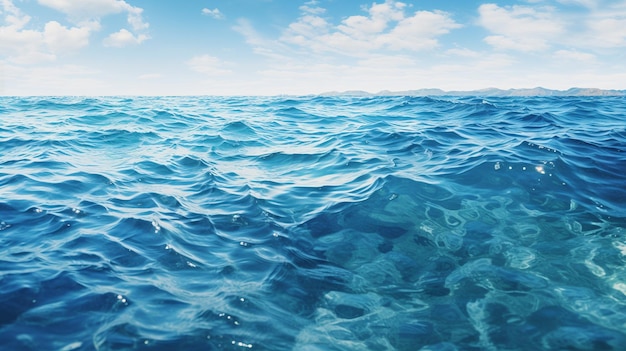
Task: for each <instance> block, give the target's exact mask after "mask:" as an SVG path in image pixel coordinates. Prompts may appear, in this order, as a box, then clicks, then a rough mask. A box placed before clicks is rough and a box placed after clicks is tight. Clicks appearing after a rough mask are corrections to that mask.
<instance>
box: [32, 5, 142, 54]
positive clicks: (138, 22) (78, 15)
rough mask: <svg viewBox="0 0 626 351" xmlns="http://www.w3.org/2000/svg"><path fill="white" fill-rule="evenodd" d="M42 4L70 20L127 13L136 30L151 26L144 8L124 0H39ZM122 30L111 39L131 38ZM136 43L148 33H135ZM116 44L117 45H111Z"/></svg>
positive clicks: (94, 21)
mask: <svg viewBox="0 0 626 351" xmlns="http://www.w3.org/2000/svg"><path fill="white" fill-rule="evenodd" d="M38 2H39V3H40V4H41V5H44V6H48V7H50V8H52V9H55V10H57V11H59V12H61V13H64V14H65V15H67V16H68V18H69V20H70V21H72V22H74V23H78V24H82V23H85V22H91V23H97V24H98V26H99V23H100V19H101V18H102V17H105V16H107V15H112V14H119V13H126V20H127V22H128V24H129V25H130V27H131V28H132V29H133V31H135V32H143V31H145V30H147V29H148V27H149V26H150V25H149V23H147V22H145V21H144V20H143V17H142V14H143V9H142V8H139V7H135V6H132V5H130V4H128V3H127V2H126V1H124V0H80V1H76V0H38ZM122 31H127V30H120V31H119V32H117V33H113V34H111V37H113V38H112V39H111V40H112V41H114V42H115V41H116V40H118V42H119V40H123V39H126V40H129V39H131V38H130V37H129V36H128V35H127V34H126V33H124V32H122ZM133 37H134V38H135V40H134V42H135V43H140V42H142V41H144V40H146V39H148V38H149V37H148V36H147V35H146V34H134V35H133ZM111 46H115V45H111Z"/></svg>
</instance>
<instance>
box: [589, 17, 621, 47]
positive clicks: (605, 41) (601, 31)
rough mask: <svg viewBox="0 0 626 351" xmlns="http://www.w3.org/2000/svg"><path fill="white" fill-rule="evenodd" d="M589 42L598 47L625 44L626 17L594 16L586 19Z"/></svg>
mask: <svg viewBox="0 0 626 351" xmlns="http://www.w3.org/2000/svg"><path fill="white" fill-rule="evenodd" d="M587 26H588V28H589V31H590V32H589V34H588V38H589V42H588V43H589V44H590V45H593V46H598V47H609V48H610V47H623V46H626V17H619V16H614V17H613V16H610V17H609V16H607V17H600V18H598V17H596V18H593V19H590V20H589V21H587Z"/></svg>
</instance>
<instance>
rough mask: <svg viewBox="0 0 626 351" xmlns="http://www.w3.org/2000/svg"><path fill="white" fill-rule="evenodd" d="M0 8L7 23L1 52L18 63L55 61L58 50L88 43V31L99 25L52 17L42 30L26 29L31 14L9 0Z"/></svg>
mask: <svg viewBox="0 0 626 351" xmlns="http://www.w3.org/2000/svg"><path fill="white" fill-rule="evenodd" d="M1 8H2V10H3V12H2V13H3V14H5V17H4V23H5V25H4V26H0V53H1V54H2V56H4V57H6V58H7V59H8V60H9V61H11V62H15V63H20V64H33V63H37V62H45V61H53V60H55V59H56V58H57V55H58V54H65V53H68V52H72V51H75V50H77V49H80V48H82V47H84V46H86V45H88V44H89V35H90V34H91V32H92V31H94V30H97V29H98V28H99V27H98V25H97V24H94V23H93V22H85V23H83V24H82V25H79V26H77V27H71V28H69V27H66V26H63V25H61V24H60V23H59V22H56V21H50V22H47V23H46V24H45V25H44V28H43V30H41V31H38V30H33V29H26V28H25V27H26V26H27V25H28V24H29V22H30V20H31V17H30V16H28V15H26V14H23V13H22V12H21V10H20V9H18V8H17V7H16V6H15V5H14V4H13V3H12V1H10V0H4V1H3V2H2V7H1Z"/></svg>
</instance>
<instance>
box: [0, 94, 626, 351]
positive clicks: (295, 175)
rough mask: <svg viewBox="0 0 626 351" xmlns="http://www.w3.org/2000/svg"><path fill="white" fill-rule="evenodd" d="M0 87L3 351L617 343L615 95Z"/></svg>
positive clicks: (619, 138)
mask: <svg viewBox="0 0 626 351" xmlns="http://www.w3.org/2000/svg"><path fill="white" fill-rule="evenodd" d="M0 100H1V101H2V102H3V104H2V109H3V111H4V112H3V114H4V116H5V117H4V118H3V119H2V121H0V189H1V190H2V197H1V198H0V245H2V248H3V250H2V253H1V254H0V269H1V270H2V273H3V274H2V277H1V278H0V279H1V281H2V284H0V303H1V304H2V306H3V313H2V314H1V315H0V343H2V344H3V345H5V347H7V348H10V349H25V350H28V349H59V350H80V349H94V348H95V349H97V350H131V349H144V348H152V349H157V350H167V349H172V348H185V349H191V350H195V349H233V350H235V349H241V348H244V349H245V348H253V349H260V350H291V349H308V350H315V349H334V350H358V349H362V350H365V349H384V350H419V349H423V350H448V349H450V350H454V349H470V348H476V349H511V350H521V349H525V348H532V349H542V348H547V349H568V348H569V349H590V348H593V347H598V348H604V349H614V350H619V349H623V346H624V345H626V334H624V332H623V329H624V328H623V326H624V325H625V324H624V323H626V305H625V304H624V303H622V302H621V301H622V300H623V295H624V294H626V287H625V286H624V283H623V277H624V274H626V273H625V271H624V269H623V267H624V266H625V263H626V262H625V259H624V255H625V254H624V253H625V252H626V249H625V247H626V212H625V208H626V207H625V206H624V204H625V199H626V190H624V186H623V170H624V169H626V156H625V155H626V150H625V148H624V145H626V125H625V124H624V122H623V121H622V120H621V119H620V117H621V116H622V115H623V114H624V111H626V107H625V106H624V103H623V100H621V99H617V98H610V97H607V98H578V97H558V98H556V97H542V98H512V97H508V98H499V97H490V98H488V99H483V98H480V97H460V98H459V97H440V98H436V99H435V98H429V97H410V96H397V97H363V98H361V97H320V96H310V97H288V98H285V97H272V98H262V97H254V98H253V97H232V98H230V97H224V98H218V97H213V98H210V97H154V98H148V97H137V98H126V97H110V98H109V97H106V98H105V97H102V98H82V97H72V98H69V97H68V98H57V97H28V98H2V99H0ZM68 311H71V313H68ZM573 336H576V337H573ZM526 345H527V346H526Z"/></svg>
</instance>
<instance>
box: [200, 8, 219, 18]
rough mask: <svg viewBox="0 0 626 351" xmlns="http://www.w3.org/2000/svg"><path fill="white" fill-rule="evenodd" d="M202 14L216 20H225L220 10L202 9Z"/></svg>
mask: <svg viewBox="0 0 626 351" xmlns="http://www.w3.org/2000/svg"><path fill="white" fill-rule="evenodd" d="M202 14H203V15H207V16H211V17H213V18H215V19H222V18H224V15H223V14H222V13H221V12H220V10H219V9H218V8H214V9H213V10H211V9H208V8H206V7H205V8H203V9H202Z"/></svg>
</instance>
